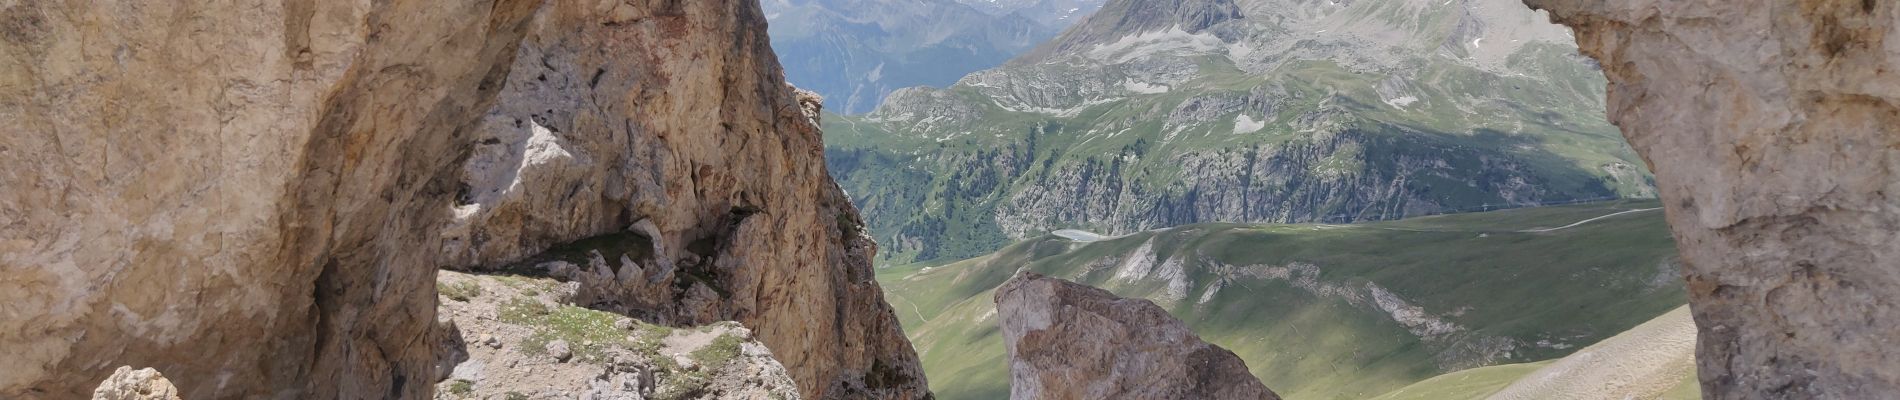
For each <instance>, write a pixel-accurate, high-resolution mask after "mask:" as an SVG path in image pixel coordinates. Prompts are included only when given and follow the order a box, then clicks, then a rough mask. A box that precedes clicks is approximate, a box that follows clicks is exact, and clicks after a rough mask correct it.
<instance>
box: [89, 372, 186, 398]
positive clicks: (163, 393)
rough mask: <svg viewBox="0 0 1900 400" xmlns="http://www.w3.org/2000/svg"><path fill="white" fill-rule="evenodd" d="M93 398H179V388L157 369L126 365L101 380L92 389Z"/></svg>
mask: <svg viewBox="0 0 1900 400" xmlns="http://www.w3.org/2000/svg"><path fill="white" fill-rule="evenodd" d="M92 400H178V388H177V387H174V386H172V381H169V380H166V379H165V376H164V375H161V374H159V373H158V371H157V370H153V369H151V368H145V369H137V370H134V369H132V367H129V366H126V367H119V369H118V370H115V371H112V376H110V377H107V378H106V380H105V382H99V387H98V388H94V389H92Z"/></svg>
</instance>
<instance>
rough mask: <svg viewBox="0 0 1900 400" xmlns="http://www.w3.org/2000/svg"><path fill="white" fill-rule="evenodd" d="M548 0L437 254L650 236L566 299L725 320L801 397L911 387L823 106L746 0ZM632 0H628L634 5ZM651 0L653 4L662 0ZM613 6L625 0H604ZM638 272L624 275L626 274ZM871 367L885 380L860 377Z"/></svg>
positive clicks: (460, 264) (592, 272) (583, 278)
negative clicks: (798, 80)
mask: <svg viewBox="0 0 1900 400" xmlns="http://www.w3.org/2000/svg"><path fill="white" fill-rule="evenodd" d="M594 3H595V2H580V1H569V2H554V3H551V4H550V5H549V6H548V8H547V9H546V10H545V11H544V12H543V13H542V14H540V15H538V16H537V17H536V18H535V19H534V20H533V22H532V23H531V27H530V33H529V34H528V37H527V39H526V40H525V42H524V44H523V45H522V46H521V48H520V54H519V55H518V56H517V57H516V59H515V64H514V67H513V70H512V72H511V73H510V74H509V75H508V77H507V78H506V79H505V80H503V81H502V82H501V84H502V85H503V89H502V92H501V94H500V95H499V96H498V98H499V100H498V101H497V102H496V103H495V105H494V106H493V107H492V108H490V109H489V110H488V111H487V113H486V115H485V116H483V117H482V118H481V119H480V120H479V121H478V122H477V123H476V125H475V126H474V131H475V134H474V136H473V137H469V138H466V139H465V140H467V141H468V144H470V145H472V146H474V148H475V152H474V154H473V155H472V156H471V157H470V158H469V160H468V161H467V163H466V164H465V165H464V169H463V177H462V183H461V185H460V186H459V187H460V188H461V189H460V190H459V191H460V192H462V195H461V196H460V197H461V199H460V201H459V202H458V204H457V205H455V211H454V214H455V215H456V219H455V222H454V223H453V224H452V225H451V226H450V227H449V228H448V229H447V230H446V231H445V234H444V237H445V240H444V242H443V252H444V253H445V256H446V257H447V258H448V259H449V260H450V262H449V263H447V264H448V265H451V266H454V267H457V268H463V269H481V268H485V267H495V266H501V265H507V264H510V263H513V262H516V261H519V260H522V259H524V258H528V257H531V256H534V255H536V254H537V253H540V252H541V251H542V250H544V249H547V248H549V247H550V246H557V245H563V244H567V243H571V242H575V241H579V240H582V239H587V238H593V237H598V236H601V235H615V234H619V235H632V236H638V237H639V240H638V241H650V242H652V245H651V247H652V248H651V249H649V250H650V251H646V252H644V253H647V254H642V255H637V256H634V257H624V258H625V259H624V260H623V255H622V254H620V253H619V252H611V251H608V252H602V254H601V255H600V256H594V255H592V254H589V255H588V257H587V258H588V260H586V262H584V263H581V262H576V263H575V264H576V265H575V267H576V268H573V269H567V268H562V273H560V274H557V276H561V277H562V278H563V279H566V280H569V281H571V282H578V283H579V285H578V287H577V288H576V290H575V295H576V298H575V299H574V300H575V302H576V303H578V304H583V305H586V306H588V307H592V308H596V309H603V310H612V311H616V312H622V313H625V314H628V315H631V316H635V317H638V318H641V319H643V320H648V321H656V322H664V323H674V324H684V325H696V324H705V323H711V322H716V321H725V320H733V321H739V322H741V323H744V324H745V325H746V326H748V327H750V328H751V329H753V331H754V332H756V334H757V336H758V338H759V340H760V341H761V342H763V343H765V344H766V345H767V346H769V347H771V348H772V352H773V353H774V354H776V355H777V357H778V359H779V360H780V361H781V362H782V363H784V365H785V367H786V368H787V369H788V370H789V371H790V372H791V375H792V377H793V378H794V379H795V380H796V381H797V382H798V383H799V386H800V388H801V390H802V391H803V392H804V393H805V396H806V397H807V398H833V397H841V396H842V397H861V396H871V397H877V398H917V397H921V396H923V395H924V393H925V388H926V386H925V381H924V379H923V374H922V369H921V367H920V366H919V364H918V361H917V358H916V355H915V353H914V352H913V351H912V350H911V346H910V343H909V341H908V340H907V339H905V337H904V336H903V334H902V332H901V330H900V329H899V326H898V323H897V319H896V316H895V314H894V313H893V312H892V311H891V309H890V307H889V305H887V304H886V303H885V302H884V300H883V294H882V292H881V290H880V289H879V288H878V286H877V284H876V282H875V281H874V280H873V277H874V275H875V274H874V273H873V271H872V269H871V265H870V263H869V258H870V255H871V254H873V253H874V252H875V251H876V248H875V245H874V244H872V243H871V242H870V241H869V240H868V239H866V238H864V237H862V236H861V235H859V234H858V228H856V226H857V225H859V224H861V223H860V222H859V219H858V216H857V211H856V210H855V209H854V208H853V207H852V206H851V204H850V202H849V200H848V199H847V198H845V197H844V195H843V193H842V192H841V191H840V190H839V189H838V188H837V186H836V184H835V183H833V181H832V179H831V177H830V175H829V174H828V173H827V172H826V170H825V165H824V158H823V150H822V142H821V139H822V137H821V136H822V135H821V133H820V132H819V130H818V128H817V126H816V124H815V122H816V120H815V118H813V117H811V116H809V115H807V114H808V113H816V112H818V110H819V107H820V105H819V104H818V103H817V101H818V100H817V99H816V98H815V97H813V96H809V95H806V96H800V95H797V94H795V92H794V91H793V90H792V89H791V88H790V87H789V86H787V85H786V83H785V81H784V78H783V76H782V73H781V72H780V70H779V66H778V64H777V61H776V60H775V58H774V56H773V55H772V53H771V49H770V47H769V44H770V41H769V40H768V38H767V37H766V36H765V31H764V30H763V29H759V28H762V27H763V26H764V24H765V19H764V15H763V14H762V12H761V11H760V10H759V5H758V2H757V1H752V0H700V1H687V2H672V3H667V4H670V5H668V6H666V7H658V8H656V7H657V6H641V7H639V8H638V9H639V10H644V11H643V12H640V13H635V15H638V17H635V18H631V19H628V18H625V17H624V15H623V13H618V12H616V13H606V12H601V11H600V9H598V6H597V5H596V4H594ZM634 4H639V2H634ZM655 4H658V3H655ZM615 7H618V6H615ZM636 275H637V276H636ZM873 375H878V376H887V377H892V378H894V379H883V378H879V379H867V377H870V376H873Z"/></svg>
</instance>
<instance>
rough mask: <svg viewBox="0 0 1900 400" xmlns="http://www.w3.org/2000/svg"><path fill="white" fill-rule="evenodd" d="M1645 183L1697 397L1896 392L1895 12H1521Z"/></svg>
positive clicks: (1838, 8) (1686, 7) (1643, 5)
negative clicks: (1579, 81) (1666, 232)
mask: <svg viewBox="0 0 1900 400" xmlns="http://www.w3.org/2000/svg"><path fill="white" fill-rule="evenodd" d="M1525 2H1526V3H1528V4H1530V5H1531V6H1532V7H1536V8H1541V9H1545V10H1548V11H1549V12H1550V13H1551V15H1552V16H1553V19H1554V20H1556V21H1557V22H1560V23H1563V24H1565V25H1569V26H1571V27H1572V28H1574V29H1575V30H1576V33H1577V35H1576V37H1577V40H1578V43H1579V44H1580V45H1581V47H1582V49H1583V51H1584V52H1585V53H1587V54H1589V55H1590V56H1592V57H1595V58H1596V59H1598V60H1600V61H1601V63H1602V65H1603V71H1604V74H1605V75H1607V76H1608V77H1609V80H1610V86H1609V110H1610V119H1611V120H1612V121H1613V122H1615V123H1616V124H1617V125H1618V126H1620V127H1622V129H1623V132H1624V135H1625V136H1626V137H1628V138H1629V140H1630V142H1631V143H1632V144H1633V145H1635V147H1636V149H1637V150H1638V151H1639V152H1641V153H1642V154H1643V156H1644V158H1645V159H1647V160H1648V161H1649V163H1650V165H1651V166H1652V167H1653V169H1654V171H1655V172H1656V178H1657V186H1658V187H1659V189H1660V191H1661V195H1662V198H1663V199H1665V200H1666V204H1667V211H1668V214H1669V222H1670V226H1671V229H1672V230H1673V231H1674V233H1675V236H1676V240H1677V242H1678V243H1679V244H1680V245H1681V248H1682V253H1683V258H1684V261H1685V263H1686V265H1685V269H1684V273H1685V275H1686V276H1687V278H1688V281H1689V290H1690V301H1691V304H1692V308H1693V309H1694V314H1695V319H1696V323H1697V325H1698V329H1699V334H1698V343H1697V354H1696V359H1697V362H1698V364H1699V369H1700V379H1701V381H1702V386H1703V393H1704V394H1705V395H1706V396H1708V398H1714V399H1734V398H1877V397H1883V396H1891V395H1892V393H1896V392H1900V369H1895V368H1893V366H1894V365H1900V352H1896V351H1895V350H1894V347H1893V346H1892V345H1891V343H1894V342H1896V341H1900V329H1895V327H1896V325H1900V304H1895V299H1896V298H1897V297H1896V294H1900V269H1896V268H1895V266H1896V265H1900V233H1897V232H1900V172H1896V171H1900V75H1897V74H1900V39H1897V38H1894V37H1892V35H1891V33H1892V32H1893V30H1894V27H1895V26H1896V25H1900V3H1896V2H1892V1H1875V0H1856V1H1832V0H1800V1H1767V0H1748V1H1712V0H1709V1H1660V0H1638V1H1616V2H1601V1H1558V0H1526V1H1525Z"/></svg>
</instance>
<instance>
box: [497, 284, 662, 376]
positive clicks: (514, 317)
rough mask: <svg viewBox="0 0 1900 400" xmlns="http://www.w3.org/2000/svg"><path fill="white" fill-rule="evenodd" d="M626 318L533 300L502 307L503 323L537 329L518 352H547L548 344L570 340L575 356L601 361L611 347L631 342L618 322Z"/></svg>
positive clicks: (523, 342)
mask: <svg viewBox="0 0 1900 400" xmlns="http://www.w3.org/2000/svg"><path fill="white" fill-rule="evenodd" d="M619 318H623V317H621V316H619V315H616V314H613V313H607V312H602V311H595V310H590V309H586V308H581V307H575V306H557V307H549V306H548V305H547V304H544V303H542V302H541V301H539V300H536V299H533V298H526V297H522V298H515V299H514V300H510V301H509V302H508V303H507V304H503V305H502V307H501V321H502V322H506V323H511V324H516V325H522V326H528V327H533V328H534V334H531V335H528V338H527V339H523V340H522V342H521V345H520V346H518V347H516V348H517V349H519V350H521V351H523V352H527V353H530V354H540V353H545V352H547V346H548V343H552V342H554V341H556V340H562V341H566V342H567V344H568V348H569V349H570V350H571V351H573V352H574V357H576V358H579V359H581V360H587V361H600V360H602V359H603V358H604V355H605V353H606V350H607V349H608V348H609V347H613V346H621V347H628V348H630V347H632V346H628V343H627V339H626V337H625V336H622V334H621V333H622V332H621V331H620V330H619V329H615V328H614V321H615V320H617V319H619Z"/></svg>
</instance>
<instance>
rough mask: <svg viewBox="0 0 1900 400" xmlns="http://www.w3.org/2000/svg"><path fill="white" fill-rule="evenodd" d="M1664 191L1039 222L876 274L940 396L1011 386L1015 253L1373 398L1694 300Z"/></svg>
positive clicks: (1312, 392)
mask: <svg viewBox="0 0 1900 400" xmlns="http://www.w3.org/2000/svg"><path fill="white" fill-rule="evenodd" d="M1655 207H1659V204H1657V203H1656V202H1653V201H1618V202H1609V203H1593V204H1587V205H1577V206H1563V207H1544V208H1532V209H1517V210H1508V211H1497V212H1486V213H1473V214H1458V215H1445V216H1433V217H1423V218H1414V219H1407V220H1400V221H1390V222H1375V223H1364V224H1355V225H1324V224H1297V225H1263V224H1225V223H1222V224H1197V225H1188V226H1182V227H1177V228H1173V229H1165V230H1158V231H1145V232H1140V233H1135V234H1131V235H1127V236H1124V237H1118V238H1109V239H1105V240H1101V241H1096V242H1086V243H1085V242H1077V241H1074V240H1071V239H1067V238H1064V237H1058V236H1055V235H1045V236H1040V237H1037V238H1034V239H1031V240H1028V241H1023V242H1019V243H1016V244H1014V245H1010V246H1008V247H1006V248H1004V249H1003V250H1001V251H998V252H995V253H993V254H989V255H985V256H982V257H977V258H973V259H968V260H962V261H956V262H948V263H924V264H913V265H906V266H900V267H893V268H889V269H885V270H882V271H880V272H879V274H878V280H879V281H880V282H881V283H882V284H883V285H884V287H885V288H886V291H887V294H888V295H889V300H890V301H891V303H892V305H893V307H894V308H895V309H896V311H897V313H898V315H899V317H901V318H902V320H903V324H904V328H905V330H906V332H908V334H909V335H910V337H911V339H912V340H913V342H914V343H915V344H916V346H917V349H918V351H919V353H920V354H921V356H922V357H923V360H924V368H925V370H926V371H927V372H928V373H929V374H930V376H931V384H932V389H933V390H934V391H936V393H937V395H938V396H939V398H943V399H995V398H1004V397H1007V396H1008V368H1007V365H1008V364H1007V362H1006V360H1005V359H1004V354H1003V347H1002V344H1001V338H1000V337H999V336H998V334H997V327H996V325H995V319H994V305H993V304H992V303H991V301H990V299H991V295H992V293H991V291H992V290H993V289H994V288H995V287H996V286H997V285H1000V284H1001V283H1003V282H1004V281H1005V280H1007V279H1008V278H1009V277H1011V276H1012V275H1013V274H1015V273H1016V272H1017V271H1018V270H1031V271H1035V272H1039V273H1043V274H1047V275H1050V276H1055V277H1059V278H1063V279H1070V280H1074V281H1076V282H1080V283H1085V284H1089V285H1093V286H1097V287H1101V288H1104V289H1108V290H1110V291H1113V292H1115V293H1116V294H1118V295H1121V296H1126V297H1142V298H1148V299H1151V300H1154V301H1155V302H1156V303H1157V304H1160V305H1161V306H1162V307H1164V308H1167V309H1168V310H1169V311H1170V312H1171V313H1173V314H1174V315H1175V316H1177V317H1179V318H1181V319H1182V320H1183V321H1185V322H1187V323H1188V324H1189V325H1191V326H1192V327H1193V328H1194V329H1195V331H1196V332H1197V333H1199V334H1200V335H1201V336H1202V337H1203V338H1204V339H1206V340H1207V341H1209V342H1210V343H1214V344H1217V345H1220V346H1222V347H1225V348H1227V349H1230V350H1232V351H1234V352H1235V353H1237V354H1239V355H1240V356H1241V357H1242V358H1243V359H1245V360H1246V361H1247V363H1248V366H1249V367H1250V368H1251V369H1252V370H1253V372H1254V374H1255V375H1256V376H1259V377H1260V378H1261V380H1262V381H1263V382H1265V383H1266V384H1267V386H1268V387H1271V388H1273V390H1274V391H1276V392H1279V393H1280V394H1282V395H1285V396H1287V397H1288V398H1291V399H1365V398H1371V397H1374V396H1378V395H1381V394H1384V393H1387V392H1390V391H1393V390H1395V389H1399V388H1401V387H1404V386H1406V385H1410V384H1412V383H1416V382H1419V381H1422V380H1425V379H1427V378H1431V377H1434V376H1438V375H1441V374H1445V373H1448V372H1453V371H1460V370H1466V369H1469V368H1476V367H1484V366H1492V365H1504V364H1512V363H1525V362H1535V361H1542V360H1550V359H1555V358H1559V357H1563V356H1565V355H1567V354H1569V353H1570V352H1573V351H1575V350H1576V349H1578V348H1581V347H1583V346H1585V345H1589V344H1591V343H1595V342H1596V341H1598V340H1601V339H1603V338H1606V337H1609V336H1611V335H1614V334H1617V333H1619V332H1623V331H1624V330H1627V329H1629V328H1631V327H1633V326H1636V325H1637V324H1639V323H1642V322H1644V321H1647V320H1649V319H1650V318H1651V317H1655V316H1657V315H1661V314H1663V313H1664V312H1666V311H1669V310H1670V309H1673V308H1675V307H1677V306H1679V305H1681V304H1683V303H1684V294H1683V290H1682V288H1681V284H1680V283H1679V278H1678V276H1677V272H1676V270H1675V268H1676V267H1675V261H1674V254H1675V250H1674V246H1673V243H1672V242H1671V240H1670V237H1669V233H1668V230H1667V227H1666V225H1665V224H1664V222H1663V219H1662V215H1661V211H1660V210H1651V209H1652V208H1655ZM1635 210H1645V211H1635ZM1608 215H1613V216H1608ZM1605 216H1608V217H1605ZM1599 217H1603V218H1599ZM1581 221H1590V222H1585V223H1582V224H1577V223H1578V222H1581ZM1573 224H1576V225H1574V226H1572V225H1573ZM1566 226H1569V227H1567V228H1564V227H1566ZM1554 228H1561V229H1554ZM1546 230H1547V231H1546ZM1070 235H1071V236H1076V237H1082V236H1085V235H1076V234H1072V233H1070ZM1496 379H1503V378H1496Z"/></svg>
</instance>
